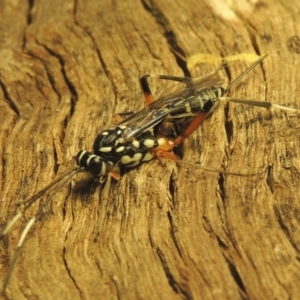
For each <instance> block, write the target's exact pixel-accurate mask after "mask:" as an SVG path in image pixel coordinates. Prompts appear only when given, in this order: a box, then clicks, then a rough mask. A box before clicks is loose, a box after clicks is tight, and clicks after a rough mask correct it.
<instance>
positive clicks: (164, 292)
mask: <svg viewBox="0 0 300 300" xmlns="http://www.w3.org/2000/svg"><path fill="white" fill-rule="evenodd" d="M238 3H239V4H234V3H233V2H232V1H208V0H205V1H198V0H188V1H184V2H183V1H178V0H177V1H176V0H175V1H171V0H165V1H157V0H143V1H135V0H128V1H105V0H103V1H92V0H90V1H75V2H74V1H69V0H66V1H57V0H54V1H28V2H25V1H20V0H19V1H18V0H16V1H14V2H11V1H4V0H2V1H0V13H1V17H0V87H1V88H0V106H1V108H0V140H1V142H0V145H1V146H0V156H1V163H0V176H1V180H0V183H1V184H0V195H1V197H0V199H1V201H0V220H1V224H2V225H3V226H4V225H5V224H6V223H7V222H8V221H9V220H10V219H11V218H12V217H13V215H14V214H15V211H16V209H17V208H18V206H19V205H20V203H21V201H23V200H26V199H28V198H29V197H30V196H32V195H33V194H34V193H36V192H37V191H38V190H39V189H41V188H42V187H44V186H45V185H46V184H48V183H49V182H51V181H52V180H53V179H54V178H56V177H57V176H58V175H59V174H61V173H62V172H63V171H64V170H65V169H67V168H68V167H70V166H72V165H74V161H73V156H74V155H76V153H77V152H78V151H79V150H81V149H89V150H90V149H91V147H92V144H93V141H94V139H95V137H96V136H97V134H98V133H99V132H101V131H102V130H104V129H106V128H108V127H109V126H111V125H112V124H113V115H114V114H116V113H118V112H124V111H137V110H138V109H141V108H142V107H143V105H144V102H143V97H142V94H141V92H140V87H139V82H138V79H139V77H140V76H142V75H143V74H147V73H156V74H170V75H177V76H182V75H183V74H187V73H189V74H191V75H200V74H205V73H208V72H211V71H213V70H215V69H216V68H218V67H219V66H220V61H221V59H222V58H224V59H225V60H227V61H228V69H227V72H226V73H225V72H224V78H225V81H226V82H227V83H228V82H229V81H230V80H232V79H234V78H236V77H237V76H238V75H239V74H240V73H241V72H242V71H243V70H245V69H246V68H247V67H248V66H249V65H250V64H251V63H252V61H253V59H252V60H251V58H253V55H254V57H256V55H260V54H265V53H268V54H269V56H268V58H266V59H265V60H264V62H263V63H262V65H260V66H258V67H256V68H255V69H254V70H253V71H251V73H249V75H248V76H247V77H246V78H245V79H243V80H242V82H241V83H240V84H239V85H238V86H236V87H235V88H233V89H232V91H231V92H230V95H233V96H234V97H236V98H237V97H240V98H245V99H260V100H268V101H271V102H274V103H279V104H282V105H287V106H291V107H297V108H300V100H299V90H300V87H299V82H300V78H299V77H300V75H299V72H298V70H299V62H300V56H299V53H300V37H299V36H298V34H299V32H300V28H299V27H300V4H299V3H298V2H297V1H294V2H293V3H291V2H288V1H280V0H276V1H271V0H265V1H246V0H243V1H238ZM171 49H172V50H171ZM241 54H245V55H244V56H243V57H242V56H237V55H241ZM207 55H210V56H207ZM236 56H237V57H238V59H234V57H236ZM205 57H206V58H207V57H210V59H204V58H205ZM183 58H184V59H183ZM192 58H193V59H194V60H192ZM191 62H193V63H191ZM195 62H197V64H196V63H195ZM187 66H189V68H188V67H187ZM152 86H153V90H154V92H155V93H156V94H159V93H160V92H161V91H162V90H163V89H164V88H165V87H166V86H167V83H165V82H152ZM299 120H300V119H299V115H295V114H294V115H293V114H288V113H285V112H282V111H278V110H267V109H264V108H258V107H249V106H245V105H240V104H230V105H228V106H224V105H223V104H221V105H220V107H219V108H218V109H217V110H216V111H215V113H214V114H213V115H212V116H211V117H210V118H209V119H208V120H207V121H206V122H205V123H204V124H203V126H201V128H199V130H197V132H195V133H194V134H193V135H192V136H191V137H189V139H187V141H186V142H185V144H184V160H186V161H189V162H201V164H202V165H205V166H209V167H212V168H225V169H226V170H228V171H230V172H241V173H247V174H255V176H249V177H242V176H231V175H227V174H223V175H222V174H218V173H214V172H204V171H202V170H200V169H198V168H196V167H193V166H188V165H184V164H181V165H176V164H175V163H174V162H172V161H170V162H169V161H165V160H162V161H160V160H153V161H151V162H149V163H147V164H144V165H142V166H141V167H139V168H138V169H135V170H132V171H130V172H128V173H127V174H125V175H124V176H123V177H122V179H121V180H120V181H119V182H115V183H113V184H112V187H111V190H110V193H109V197H108V198H107V199H105V198H103V196H102V193H101V187H100V185H99V184H97V183H93V182H92V181H91V180H88V179H86V176H84V174H83V175H82V174H80V175H78V176H76V178H73V180H72V182H71V183H70V184H68V185H66V186H65V187H64V188H63V189H62V190H60V191H59V192H58V193H57V194H56V195H55V196H54V197H53V201H52V202H51V204H50V205H49V206H47V209H46V210H45V214H44V216H43V218H42V220H41V221H40V222H38V224H37V225H36V226H35V227H34V228H33V229H32V230H31V231H30V233H29V235H28V238H27V240H26V242H25V244H24V247H23V249H22V252H21V255H20V257H19V259H18V261H17V264H16V266H15V270H14V273H13V275H12V278H11V281H10V283H9V286H8V290H7V298H9V299H298V298H299V294H300V286H299V281H300V262H299V257H300V256H299V249H300V235H299V222H300V203H299V201H300V192H299V185H300V173H299V169H300V152H299V149H300V147H299V146H300V145H299V140H300V133H299V132H300V131H299V129H300V125H299V124H300V123H299ZM43 200H45V198H43V199H41V202H42V201H43ZM38 206H39V205H38V204H35V205H33V207H32V208H30V209H29V210H28V211H27V212H26V219H27V220H28V219H29V218H30V216H32V215H33V214H34V213H35V212H36V210H37V209H38ZM26 219H23V220H22V221H20V222H19V223H18V224H17V226H16V227H15V228H14V230H12V231H11V232H10V233H9V234H8V236H7V237H5V239H4V240H2V241H1V243H0V251H1V252H0V254H1V260H0V272H1V277H0V278H4V276H5V274H6V272H7V270H8V265H9V262H10V261H11V258H12V256H13V253H14V249H15V246H16V244H17V241H18V238H19V236H20V232H21V230H22V228H23V227H24V225H25V223H26Z"/></svg>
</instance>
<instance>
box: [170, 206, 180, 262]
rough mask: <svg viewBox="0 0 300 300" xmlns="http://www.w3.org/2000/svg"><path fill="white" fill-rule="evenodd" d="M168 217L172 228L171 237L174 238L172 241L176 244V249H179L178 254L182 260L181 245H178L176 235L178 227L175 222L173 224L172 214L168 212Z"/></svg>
mask: <svg viewBox="0 0 300 300" xmlns="http://www.w3.org/2000/svg"><path fill="white" fill-rule="evenodd" d="M167 215H168V219H169V223H170V226H171V237H172V240H173V242H174V245H175V247H176V249H177V252H178V254H179V255H180V257H181V258H182V254H181V251H180V248H179V245H178V243H177V239H176V235H175V229H176V226H175V224H174V222H173V217H172V213H171V212H169V211H168V213H167Z"/></svg>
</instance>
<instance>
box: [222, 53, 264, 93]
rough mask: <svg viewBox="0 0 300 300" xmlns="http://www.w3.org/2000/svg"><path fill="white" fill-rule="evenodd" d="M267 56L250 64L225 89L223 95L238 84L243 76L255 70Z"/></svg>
mask: <svg viewBox="0 0 300 300" xmlns="http://www.w3.org/2000/svg"><path fill="white" fill-rule="evenodd" d="M267 56H268V54H265V55H263V56H262V57H260V58H259V59H258V60H257V61H256V62H255V63H254V64H252V65H251V66H250V67H249V68H248V69H247V70H245V71H244V72H243V73H242V74H241V75H240V76H238V77H237V78H236V79H235V80H233V81H232V82H231V83H230V84H229V86H228V87H227V88H226V89H225V93H226V92H228V91H229V90H230V89H231V88H232V87H233V86H234V85H235V84H237V82H239V81H240V80H241V79H242V78H243V77H244V76H245V75H247V74H248V73H249V72H250V71H251V70H252V69H253V68H255V67H256V66H257V65H258V64H259V63H260V62H261V61H262V60H264V59H265V58H266V57H267Z"/></svg>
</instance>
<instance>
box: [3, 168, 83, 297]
mask: <svg viewBox="0 0 300 300" xmlns="http://www.w3.org/2000/svg"><path fill="white" fill-rule="evenodd" d="M78 172H80V169H79V168H75V169H71V170H67V171H66V172H65V173H63V174H62V175H61V176H59V177H58V178H57V179H55V180H53V181H52V182H51V183H50V184H48V185H47V186H46V187H45V188H43V189H42V190H41V191H40V192H38V193H37V194H36V195H34V196H33V197H32V198H31V199H30V200H31V201H30V205H31V204H32V203H33V202H34V201H36V200H37V199H38V198H39V197H41V196H42V195H43V194H44V193H45V192H46V191H47V190H49V188H51V187H52V186H53V185H55V183H57V182H59V181H60V183H59V184H58V186H57V187H56V188H55V189H54V191H53V192H52V193H51V194H50V195H49V196H48V198H47V199H46V201H45V202H44V203H43V204H42V205H41V206H40V208H39V210H38V212H37V213H36V214H35V216H33V217H32V218H31V219H30V220H29V222H28V223H27V224H26V226H25V227H24V229H23V231H22V233H21V236H20V239H19V241H18V244H17V247H16V250H15V253H14V257H13V259H12V261H11V263H10V265H9V268H8V272H7V274H6V277H5V279H4V282H3V288H2V292H3V294H5V291H6V288H7V285H8V283H9V281H10V278H11V275H12V272H13V270H14V266H15V264H16V261H17V258H18V256H19V254H20V250H21V247H22V245H23V243H24V241H25V238H26V236H27V234H28V232H29V231H30V229H31V227H32V226H33V225H34V223H35V222H36V220H39V219H40V218H41V216H42V214H43V211H44V208H45V207H46V205H47V204H48V203H49V202H50V201H51V199H52V198H53V196H54V195H55V194H56V193H57V192H58V191H59V190H60V189H61V188H62V187H63V186H64V185H65V184H66V183H67V182H68V181H69V180H70V179H71V178H72V177H73V176H74V175H75V174H76V173H78ZM63 179H64V180H63ZM37 196H38V197H37ZM33 199H34V200H33ZM30 205H29V204H27V205H26V206H25V209H24V210H23V212H24V211H25V210H26V209H27V208H28V207H29V206H30ZM21 216H22V213H21V212H18V213H17V214H16V216H15V217H14V218H13V220H12V221H11V222H9V225H7V226H6V228H5V229H4V231H3V233H4V234H3V233H2V236H3V235H5V234H6V233H7V232H8V231H9V229H11V228H12V226H13V225H14V224H15V223H16V221H17V220H18V219H19V218H20V217H21ZM10 224H12V225H10ZM7 228H8V230H7Z"/></svg>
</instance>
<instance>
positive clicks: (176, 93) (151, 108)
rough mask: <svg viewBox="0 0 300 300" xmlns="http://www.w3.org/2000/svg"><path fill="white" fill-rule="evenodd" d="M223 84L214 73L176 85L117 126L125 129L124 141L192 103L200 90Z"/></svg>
mask: <svg viewBox="0 0 300 300" xmlns="http://www.w3.org/2000/svg"><path fill="white" fill-rule="evenodd" d="M223 82H224V81H223V80H222V79H221V78H220V76H219V74H218V73H217V72H214V73H209V74H206V75H204V76H199V77H194V78H187V80H186V82H185V86H184V87H182V83H180V84H176V85H175V88H174V86H173V87H171V88H169V89H167V90H165V91H164V92H163V93H162V95H161V96H160V97H159V99H158V100H156V101H154V102H153V103H151V104H149V105H148V106H146V107H144V108H143V109H142V110H140V111H138V112H137V113H135V114H133V115H131V116H130V117H128V118H126V119H125V120H124V121H122V122H121V123H119V124H118V125H124V126H126V127H127V128H126V131H125V135H124V139H130V138H133V137H135V136H138V135H139V134H141V133H142V132H144V131H146V130H148V129H150V128H152V127H154V126H155V125H157V124H159V123H160V122H162V121H163V120H164V119H166V117H167V116H168V114H170V113H171V112H173V111H174V110H176V109H180V108H182V107H184V106H185V105H186V104H187V103H189V102H190V101H192V100H193V99H194V97H193V96H194V95H196V94H199V93H200V92H201V90H204V89H208V88H211V87H218V86H221V85H222V84H223ZM178 86H180V88H178Z"/></svg>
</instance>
